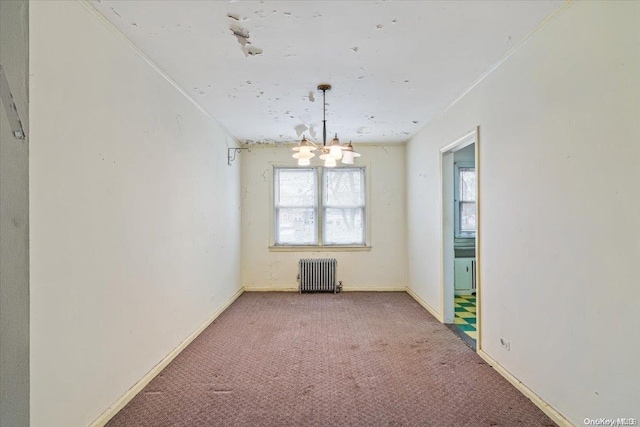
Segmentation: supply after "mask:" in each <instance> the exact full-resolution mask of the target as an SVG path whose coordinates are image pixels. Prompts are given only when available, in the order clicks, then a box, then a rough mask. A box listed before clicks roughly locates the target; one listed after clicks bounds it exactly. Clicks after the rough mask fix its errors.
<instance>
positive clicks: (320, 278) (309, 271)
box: [298, 258, 338, 293]
mask: <svg viewBox="0 0 640 427" xmlns="http://www.w3.org/2000/svg"><path fill="white" fill-rule="evenodd" d="M337 265H338V261H336V259H335V258H326V259H301V260H300V262H299V270H298V281H299V282H300V292H301V293H302V292H333V293H336V266H337Z"/></svg>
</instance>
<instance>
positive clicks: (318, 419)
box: [107, 292, 555, 427]
mask: <svg viewBox="0 0 640 427" xmlns="http://www.w3.org/2000/svg"><path fill="white" fill-rule="evenodd" d="M107 425H108V426H110V427H117V426H135V427H142V426H153V427H160V426H507V427H512V426H553V425H555V424H554V423H553V422H552V421H551V420H550V419H549V418H547V417H546V416H545V415H544V414H543V413H542V412H541V411H540V410H539V409H538V408H537V407H536V406H534V405H533V403H531V402H530V401H529V400H528V399H527V398H526V397H524V396H523V395H522V394H521V393H520V392H519V391H518V390H516V389H515V388H514V387H513V386H511V384H509V383H508V382H507V381H506V380H505V379H503V378H502V377H501V376H500V375H499V374H498V373H497V372H495V371H494V370H493V369H492V368H491V367H489V366H488V365H487V364H486V363H485V362H483V361H482V359H480V357H478V356H477V355H476V354H475V353H474V352H473V351H472V350H471V349H469V347H467V346H466V345H465V344H464V343H463V342H462V341H461V340H460V338H458V337H457V336H456V335H454V334H453V333H452V332H451V331H450V330H448V329H447V328H446V327H445V326H444V325H442V324H440V323H439V322H438V321H437V320H435V319H434V318H433V317H432V316H431V315H430V314H428V313H427V311H425V310H424V309H423V308H422V307H421V306H420V305H418V304H417V303H416V302H415V301H414V300H413V299H412V298H411V297H410V296H409V295H407V294H405V293H396V292H394V293H369V292H350V293H342V294H337V295H334V294H303V295H300V294H297V293H245V294H244V295H242V296H241V297H240V298H239V299H238V300H237V301H236V302H235V303H234V304H233V305H231V307H229V308H228V309H227V310H226V311H225V312H224V313H223V314H222V315H221V316H220V317H218V319H216V321H214V323H213V324H211V326H209V328H207V329H206V330H205V331H204V332H203V333H202V334H201V335H200V336H199V337H198V338H197V339H196V340H195V341H194V342H193V343H192V344H191V345H189V347H187V348H186V349H185V350H184V351H183V352H182V353H181V354H180V355H179V356H178V357H177V358H176V359H175V360H174V361H173V362H172V363H171V364H170V365H169V366H168V367H167V368H166V369H165V370H164V371H163V372H161V373H160V374H159V375H158V377H156V378H155V379H154V380H153V381H152V382H151V383H150V384H149V385H148V386H147V387H146V388H145V389H144V390H143V391H142V392H141V393H140V394H138V396H136V397H135V398H134V399H133V400H132V401H131V402H130V403H129V404H128V405H127V406H126V407H125V408H124V409H123V410H122V411H120V413H118V414H117V415H116V416H115V417H114V418H113V419H112V420H111V421H110V422H109V424H107Z"/></svg>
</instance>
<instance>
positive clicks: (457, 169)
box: [453, 162, 478, 239]
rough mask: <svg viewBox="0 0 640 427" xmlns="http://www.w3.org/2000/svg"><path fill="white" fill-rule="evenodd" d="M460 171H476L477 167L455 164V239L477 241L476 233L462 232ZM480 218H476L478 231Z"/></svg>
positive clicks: (472, 163) (468, 163) (464, 163)
mask: <svg viewBox="0 0 640 427" xmlns="http://www.w3.org/2000/svg"><path fill="white" fill-rule="evenodd" d="M460 169H473V170H474V171H475V169H476V165H475V163H474V162H456V163H454V178H453V185H454V195H453V199H454V203H455V206H454V208H453V216H454V237H455V238H457V239H475V238H476V232H473V233H461V232H460ZM476 203H477V175H476ZM477 221H478V218H477V217H476V231H477V224H478V222H477Z"/></svg>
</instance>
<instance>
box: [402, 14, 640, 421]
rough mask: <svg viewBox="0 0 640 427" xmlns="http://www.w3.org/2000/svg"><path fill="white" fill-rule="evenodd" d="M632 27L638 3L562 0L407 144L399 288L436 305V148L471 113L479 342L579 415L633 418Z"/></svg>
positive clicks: (639, 243)
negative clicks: (405, 252)
mask: <svg viewBox="0 0 640 427" xmlns="http://www.w3.org/2000/svg"><path fill="white" fill-rule="evenodd" d="M639 28H640V3H639V2H576V3H574V4H572V5H571V6H570V7H569V8H568V9H567V10H565V11H564V12H562V13H561V14H560V15H559V16H557V17H555V18H554V19H552V20H551V21H550V22H549V23H548V24H547V25H546V26H545V27H544V28H542V30H540V31H539V32H538V33H536V34H535V35H534V36H533V37H531V39H530V40H528V41H527V42H526V43H525V44H524V45H523V46H522V47H521V48H520V49H519V50H517V51H516V52H515V53H514V54H513V55H512V56H511V57H510V58H508V59H507V60H506V61H505V62H504V63H503V64H502V65H500V66H499V67H498V68H497V69H496V70H495V71H494V72H493V73H492V74H490V75H489V76H488V77H487V78H486V79H485V80H483V81H482V82H481V83H480V84H478V85H477V86H476V87H475V88H474V89H472V90H471V91H470V92H469V93H468V94H467V95H466V96H464V97H463V98H462V99H461V100H460V101H459V102H457V103H456V104H455V105H454V106H453V107H451V108H450V109H449V110H448V111H446V112H445V113H444V114H442V115H441V116H440V117H439V118H438V119H437V120H435V121H433V122H432V123H430V124H429V125H428V126H427V127H426V128H425V129H423V130H422V131H421V132H420V133H419V134H418V135H417V136H416V137H415V138H413V140H412V141H411V142H410V143H409V144H408V147H407V156H408V173H407V177H408V178H407V182H408V190H407V191H408V195H407V197H408V227H409V230H411V232H410V233H409V254H410V256H409V286H410V287H411V289H413V290H414V291H415V292H416V293H418V294H419V295H420V296H421V297H422V298H424V299H425V300H426V301H427V302H428V303H429V304H430V305H431V306H432V307H434V308H436V309H438V308H439V307H440V296H441V293H440V292H441V290H440V277H441V274H442V272H441V264H440V255H441V253H440V252H441V251H440V241H441V235H440V222H441V215H440V212H441V207H440V202H439V200H440V176H439V149H440V148H441V147H444V146H445V145H447V144H449V143H450V142H452V141H454V140H455V139H456V138H457V137H459V136H460V135H462V134H464V133H466V132H467V131H469V130H472V129H473V128H474V127H475V126H479V127H480V134H479V140H480V143H479V158H478V162H479V167H480V170H479V174H480V176H479V180H480V181H479V185H480V188H479V194H480V227H481V241H480V250H481V260H480V268H481V270H480V272H481V286H482V287H481V294H480V296H481V304H482V306H481V309H482V310H481V317H480V325H481V333H482V342H481V346H482V349H483V350H484V351H486V353H488V354H489V355H490V356H491V357H492V358H494V359H495V360H496V361H498V362H499V363H500V364H501V365H502V366H503V367H504V368H505V369H507V370H508V371H509V372H510V373H512V374H513V375H514V376H515V377H516V378H518V379H519V380H521V381H522V382H523V383H524V384H525V385H526V386H528V387H529V388H530V389H532V390H533V391H534V392H535V393H537V394H538V395H539V396H540V397H542V398H543V399H544V400H545V401H547V402H548V403H549V404H551V405H552V406H553V407H554V408H555V409H556V410H558V411H560V413H562V414H563V415H564V416H565V417H566V418H568V419H569V420H570V421H571V422H572V423H574V424H576V425H582V423H583V420H584V419H585V418H587V417H590V418H597V417H613V418H616V417H635V418H640V412H639V408H640V357H639V355H640V334H639V333H638V330H640V317H639V312H638V301H640V286H638V283H639V281H638V273H637V271H636V265H637V264H638V259H640V220H639V218H640V198H639V197H638V188H640V178H639V177H640V175H639V174H638V173H637V170H638V166H640V126H639V124H638V123H639V122H638V118H639V117H640V49H638V46H640V31H639V30H638V29H639ZM501 338H504V339H505V340H507V341H509V342H510V344H511V346H510V351H507V350H506V349H504V348H503V347H501V346H500V339H501Z"/></svg>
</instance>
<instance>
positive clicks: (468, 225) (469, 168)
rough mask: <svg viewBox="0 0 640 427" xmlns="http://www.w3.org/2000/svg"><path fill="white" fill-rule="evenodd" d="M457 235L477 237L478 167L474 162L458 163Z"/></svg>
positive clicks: (456, 196)
mask: <svg viewBox="0 0 640 427" xmlns="http://www.w3.org/2000/svg"><path fill="white" fill-rule="evenodd" d="M455 170H456V176H455V178H456V194H455V204H456V206H455V215H456V218H455V222H456V223H455V227H456V229H455V237H460V238H475V237H476V169H475V167H474V165H473V163H456V167H455Z"/></svg>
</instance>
